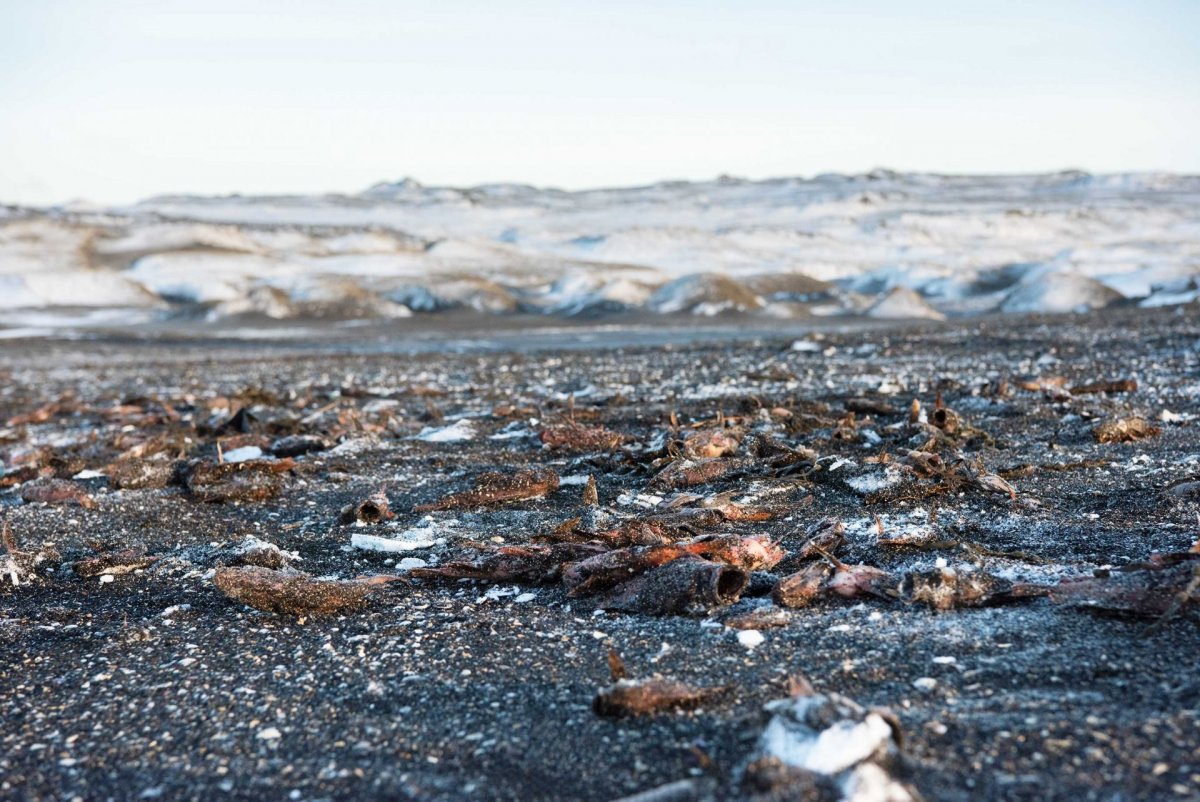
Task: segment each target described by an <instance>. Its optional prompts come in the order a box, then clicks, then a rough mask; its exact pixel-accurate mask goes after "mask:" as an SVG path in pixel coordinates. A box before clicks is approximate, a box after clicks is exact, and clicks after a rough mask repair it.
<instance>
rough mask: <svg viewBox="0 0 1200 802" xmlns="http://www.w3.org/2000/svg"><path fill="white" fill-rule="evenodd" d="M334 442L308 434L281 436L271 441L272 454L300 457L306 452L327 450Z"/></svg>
mask: <svg viewBox="0 0 1200 802" xmlns="http://www.w3.org/2000/svg"><path fill="white" fill-rule="evenodd" d="M332 445H333V444H332V443H330V442H329V441H328V440H326V439H325V438H324V437H316V436H314V435H308V434H293V435H288V436H287V437H281V438H279V439H278V440H276V441H275V442H273V443H271V454H273V455H274V456H276V457H281V458H282V457H299V456H302V455H304V454H311V453H313V452H314V451H326V450H328V449H329V448H331V447H332Z"/></svg>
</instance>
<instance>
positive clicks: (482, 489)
mask: <svg viewBox="0 0 1200 802" xmlns="http://www.w3.org/2000/svg"><path fill="white" fill-rule="evenodd" d="M555 490H558V474H557V473H555V472H554V471H552V470H550V469H549V468H542V469H539V468H531V469H527V470H521V471H517V472H516V473H513V474H506V473H498V472H495V471H489V472H487V473H484V474H481V475H480V476H479V478H478V479H476V480H475V489H474V490H468V491H466V492H463V493H453V494H451V495H449V496H446V497H445V498H443V499H442V500H441V501H435V502H433V503H432V504H418V505H417V506H415V507H413V512H437V511H441V510H454V509H464V508H465V509H471V508H474V507H490V506H493V505H496V504H508V503H511V502H514V501H525V500H527V499H532V498H541V497H542V496H546V495H549V494H550V493H553V492H554V491H555Z"/></svg>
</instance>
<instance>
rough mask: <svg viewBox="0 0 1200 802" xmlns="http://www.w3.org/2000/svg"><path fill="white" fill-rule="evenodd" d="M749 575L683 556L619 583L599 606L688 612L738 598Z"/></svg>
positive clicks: (630, 610) (648, 612)
mask: <svg viewBox="0 0 1200 802" xmlns="http://www.w3.org/2000/svg"><path fill="white" fill-rule="evenodd" d="M749 581H750V575H749V574H748V573H746V572H745V571H743V570H741V569H740V568H734V567H733V566H730V565H723V564H721V563H713V562H709V561H708V560H704V559H701V558H699V557H682V558H680V559H678V560H672V561H671V562H669V563H667V564H666V565H663V566H660V567H658V568H655V569H653V570H650V571H647V572H646V573H644V574H642V575H640V576H638V577H636V578H634V579H631V580H629V581H628V582H625V583H624V584H621V585H618V586H617V587H615V588H613V589H612V590H610V591H608V592H607V593H605V594H604V595H602V596H601V597H600V598H599V601H598V602H597V604H596V607H597V608H599V609H603V610H619V611H621V612H626V613H642V614H645V615H689V614H696V613H703V612H706V611H708V610H710V609H712V608H714V607H721V606H724V605H726V604H732V603H733V602H735V601H737V600H738V599H739V598H740V597H741V595H742V591H743V590H745V589H746V585H747V583H748V582H749Z"/></svg>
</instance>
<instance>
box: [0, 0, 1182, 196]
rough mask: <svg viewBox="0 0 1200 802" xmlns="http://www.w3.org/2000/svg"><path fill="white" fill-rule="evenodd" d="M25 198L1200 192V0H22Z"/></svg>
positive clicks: (0, 90) (0, 131)
mask: <svg viewBox="0 0 1200 802" xmlns="http://www.w3.org/2000/svg"><path fill="white" fill-rule="evenodd" d="M0 76H2V77H0V201H3V202H9V203H26V204H51V203H58V202H64V201H68V200H76V199H86V200H91V201H94V202H99V203H127V202H132V201H135V200H138V199H141V198H145V197H148V196H151V195H155V194H162V193H183V192H188V193H199V194H227V193H233V192H240V193H243V194H268V193H276V194H281V193H317V192H347V193H350V192H358V191H361V190H362V189H365V188H366V187H368V186H370V185H371V184H374V183H376V182H378V181H384V180H396V179H399V178H402V177H405V176H412V177H415V178H416V179H417V180H419V181H421V182H423V183H426V184H446V185H454V186H465V185H474V184H480V183H492V182H509V181H511V182H521V183H530V184H536V185H542V186H559V187H563V188H572V189H573V188H584V187H595V186H616V185H628V184H641V183H649V182H653V181H657V180H663V179H708V178H712V177H714V176H717V175H720V174H730V175H737V176H745V177H749V178H765V177H771V176H781V175H812V174H816V173H821V172H833V171H837V172H860V171H865V170H870V169H872V168H875V167H889V168H893V169H898V170H925V171H937V172H973V173H980V172H987V173H1011V172H1028V171H1049V170H1057V169H1064V168H1079V169H1086V170H1090V171H1093V172H1123V171H1133V170H1165V171H1174V172H1192V173H1195V172H1200V1H1198V0H1121V1H1119V2H1118V1H1117V0H1088V2H1076V1H1075V0H1037V1H1036V2H1030V1H1027V0H1004V2H999V1H998V0H992V1H991V2H979V1H978V0H946V1H942V0H904V2H898V1H897V0H886V1H885V0H842V2H834V1H832V0H831V1H829V2H813V1H812V0H790V1H788V0H741V1H740V2H707V1H706V0H690V1H689V2H684V1H683V0H637V1H636V2H626V1H625V0H606V1H605V2H595V1H594V0H592V1H591V2H574V1H573V0H558V1H557V2H541V1H540V0H509V1H508V2H505V0H491V1H490V2H488V1H486V0H482V1H476V0H436V1H431V2H414V1H412V0H393V1H392V2H384V1H382V0H340V1H339V2H312V1H311V0H287V2H276V1H274V0H271V1H270V2H265V1H264V2H255V1H254V0H238V1H237V2H228V1H227V0H206V1H205V2H179V1H177V0H109V1H107V2H105V1H103V0H0Z"/></svg>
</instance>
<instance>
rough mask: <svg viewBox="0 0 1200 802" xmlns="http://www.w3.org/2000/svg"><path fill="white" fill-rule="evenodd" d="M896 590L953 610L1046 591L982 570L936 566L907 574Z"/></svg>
mask: <svg viewBox="0 0 1200 802" xmlns="http://www.w3.org/2000/svg"><path fill="white" fill-rule="evenodd" d="M896 594H897V596H899V598H900V599H902V600H904V601H906V602H909V603H920V604H927V605H929V606H930V607H932V608H933V609H935V610H952V609H954V608H956V607H982V606H985V605H989V604H1001V603H1004V602H1008V601H1013V600H1015V599H1018V598H1028V597H1030V596H1035V595H1045V591H1035V590H1033V589H1031V586H1028V585H1020V586H1018V585H1014V584H1013V583H1012V582H1009V581H1008V580H1005V579H1000V578H998V577H995V576H992V575H990V574H986V573H983V572H982V571H958V570H955V569H953V568H933V569H930V570H928V571H911V572H909V573H907V574H905V575H904V576H903V578H901V580H900V585H899V586H898V587H897V589H896Z"/></svg>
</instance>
